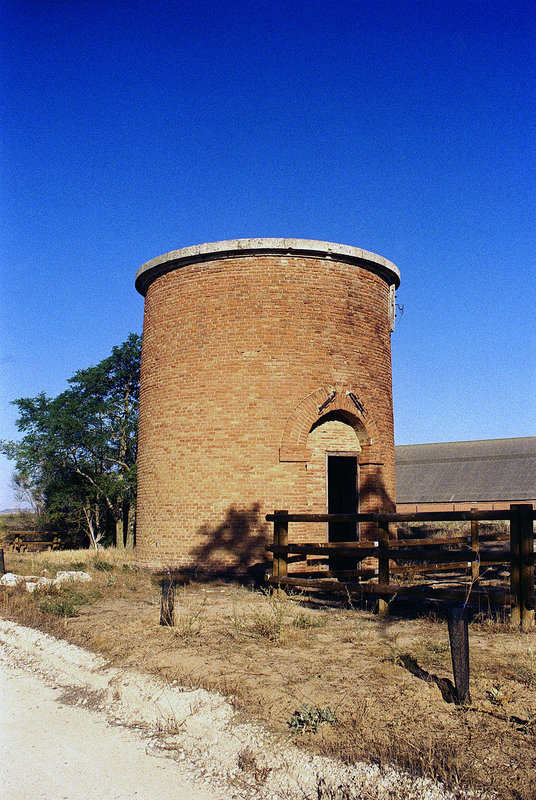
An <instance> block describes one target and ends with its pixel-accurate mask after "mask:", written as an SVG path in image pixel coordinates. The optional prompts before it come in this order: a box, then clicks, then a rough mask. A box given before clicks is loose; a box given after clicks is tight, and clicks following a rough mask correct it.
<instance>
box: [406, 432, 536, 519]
mask: <svg viewBox="0 0 536 800" xmlns="http://www.w3.org/2000/svg"><path fill="white" fill-rule="evenodd" d="M395 462H396V496H397V510H398V511H399V512H404V511H407V512H409V511H464V510H467V509H470V508H475V507H476V508H479V509H480V510H488V509H489V510H497V509H503V508H508V507H509V505H510V503H533V504H536V436H524V437H520V438H515V439H480V440H477V441H468V442H437V443H434V444H406V445H397V446H396V447H395Z"/></svg>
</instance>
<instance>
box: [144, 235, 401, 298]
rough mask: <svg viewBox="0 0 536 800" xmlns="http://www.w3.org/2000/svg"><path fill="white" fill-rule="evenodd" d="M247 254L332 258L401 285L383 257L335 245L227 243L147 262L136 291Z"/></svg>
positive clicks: (201, 246)
mask: <svg viewBox="0 0 536 800" xmlns="http://www.w3.org/2000/svg"><path fill="white" fill-rule="evenodd" d="M247 253H259V254H261V253H262V254H264V255H270V254H284V253H287V254H289V255H292V254H296V255H299V254H303V255H309V256H311V255H312V256H320V257H323V258H326V257H330V256H333V257H335V258H337V259H340V260H343V261H347V262H353V263H355V264H357V265H358V266H361V267H364V268H365V269H369V270H370V271H372V272H376V273H379V274H380V275H381V276H382V277H383V278H385V279H386V280H387V282H388V283H390V284H391V283H394V284H395V287H398V286H399V284H400V272H399V270H398V267H396V266H395V264H393V263H392V262H391V261H388V260H387V259H386V258H383V256H379V255H376V253H370V252H369V251H368V250H362V249H361V248H359V247H352V246H350V245H345V244H336V243H335V242H321V241H316V240H315V239H229V240H226V241H222V242H207V243H205V244H197V245H193V246H192V247H183V248H181V249H180V250H172V251H171V252H169V253H164V254H163V255H161V256H157V257H156V258H153V259H151V261H147V262H146V263H145V264H143V265H142V266H141V267H140V268H139V269H138V271H137V272H136V289H137V290H138V292H140V294H142V295H145V292H146V291H147V289H148V288H149V286H150V284H151V283H152V282H153V280H156V278H158V277H160V276H161V275H163V274H165V273H166V272H170V271H171V270H173V269H177V268H178V267H181V266H184V265H185V264H188V263H195V262H199V261H209V260H211V259H213V258H215V257H217V256H218V255H220V254H221V255H222V256H229V257H236V256H240V255H244V254H247Z"/></svg>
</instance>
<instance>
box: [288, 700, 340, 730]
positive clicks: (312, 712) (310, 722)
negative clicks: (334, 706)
mask: <svg viewBox="0 0 536 800" xmlns="http://www.w3.org/2000/svg"><path fill="white" fill-rule="evenodd" d="M336 723H337V717H336V716H335V714H334V713H333V711H332V710H331V708H330V707H329V706H326V707H325V708H320V706H306V705H303V706H302V707H301V708H300V710H299V711H295V712H294V714H293V715H292V717H291V718H290V722H288V723H287V725H288V726H289V728H290V730H291V731H292V733H316V731H317V730H318V726H319V725H324V724H328V725H335V724H336Z"/></svg>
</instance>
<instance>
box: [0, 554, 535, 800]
mask: <svg viewBox="0 0 536 800" xmlns="http://www.w3.org/2000/svg"><path fill="white" fill-rule="evenodd" d="M6 560H7V564H6V567H7V568H8V569H10V570H11V571H14V572H21V573H24V574H34V575H40V574H43V573H44V570H47V573H45V574H48V575H50V576H51V577H53V575H54V574H55V571H56V570H58V569H84V570H86V571H87V572H89V573H90V574H91V576H92V578H93V581H92V582H91V584H87V585H84V586H83V587H82V588H79V589H78V590H77V591H79V592H80V595H79V596H78V597H77V598H76V603H75V606H76V607H75V608H73V613H74V616H69V615H68V614H66V613H65V608H63V609H62V608H61V607H59V606H56V608H54V607H53V604H54V603H53V601H55V597H57V596H58V595H56V596H51V597H50V598H49V600H50V601H51V603H52V605H51V607H48V608H47V607H46V603H45V605H44V602H45V601H46V600H47V597H45V596H44V595H40V596H39V595H33V596H32V595H27V594H26V593H25V592H22V591H18V590H16V591H10V592H6V591H4V592H3V593H2V596H1V597H0V607H1V609H2V614H3V616H5V617H9V618H11V619H15V620H17V621H19V622H21V623H23V624H28V625H32V626H34V627H39V628H41V629H44V630H47V631H49V632H51V633H54V634H56V635H60V636H63V637H66V638H68V639H69V640H70V641H73V642H76V643H78V644H82V645H85V646H86V647H88V648H90V649H91V650H94V651H96V652H100V653H103V654H104V655H105V656H107V657H108V658H109V659H110V660H111V661H112V662H113V663H115V664H118V665H123V666H125V667H132V668H135V669H142V670H145V671H147V672H149V673H152V674H156V675H158V676H160V677H162V678H164V679H167V680H170V681H171V680H173V681H179V682H180V683H182V684H183V685H185V686H193V687H197V686H204V687H206V688H208V689H214V690H218V691H220V692H222V693H224V694H225V695H227V696H229V697H231V699H232V701H233V703H234V705H235V707H236V708H237V709H238V710H239V711H240V713H241V714H243V715H244V716H247V717H254V718H256V719H260V720H262V721H263V722H264V723H265V724H266V725H268V726H269V727H270V728H271V729H272V730H273V731H275V732H276V733H278V734H279V735H280V736H281V737H283V738H285V737H288V738H289V739H292V741H293V742H295V743H297V744H298V745H299V746H300V747H303V748H306V749H307V750H309V751H311V752H317V753H323V754H329V755H332V756H336V757H338V758H341V759H343V760H345V761H347V762H349V763H352V762H354V761H356V760H361V759H364V760H370V761H373V762H375V763H377V764H379V765H387V764H396V765H398V766H400V767H402V768H403V769H405V770H407V771H409V772H411V773H413V774H419V775H426V776H429V777H432V778H436V779H439V780H443V781H444V782H445V783H446V784H447V785H448V786H451V787H454V788H455V787H459V786H472V787H474V788H477V789H488V790H491V789H493V790H495V791H497V792H498V796H499V797H500V798H504V800H534V791H533V787H534V786H535V785H536V756H535V744H536V740H535V734H536V634H534V633H530V634H528V635H527V634H521V633H519V632H518V631H514V630H511V629H510V628H509V627H508V625H507V624H505V623H504V622H501V623H496V622H491V623H490V622H489V621H488V620H486V619H485V618H482V619H481V620H478V621H475V622H473V623H472V624H471V628H470V649H471V696H472V705H471V706H470V707H467V708H456V707H455V706H453V705H452V704H447V703H445V701H444V700H443V698H442V696H441V693H440V692H439V689H438V688H437V686H436V685H435V684H434V683H427V682H425V681H423V680H419V679H418V678H416V677H414V675H412V674H410V673H409V672H408V670H407V669H405V668H404V667H403V666H402V663H403V659H402V656H405V655H409V656H410V657H411V658H413V659H414V660H416V661H417V662H418V664H419V666H421V667H422V668H423V669H424V670H426V671H428V672H430V673H431V674H432V675H436V676H439V677H443V678H444V677H449V678H451V677H452V673H451V666H450V652H449V646H448V635H447V630H446V623H445V622H444V621H442V620H441V619H439V618H437V617H430V616H429V617H424V618H418V619H409V618H405V619H395V618H390V619H387V620H385V621H382V620H380V619H378V617H376V616H375V615H374V614H373V613H371V612H370V611H365V610H360V609H355V608H354V609H348V608H338V607H337V608H324V607H314V606H313V605H311V604H310V603H308V602H307V599H306V598H305V597H300V596H296V597H289V596H287V595H285V594H284V593H280V594H268V593H265V592H262V591H257V590H254V589H253V588H251V587H250V588H247V587H244V586H239V585H233V584H225V583H219V582H212V583H204V584H195V583H191V584H189V585H185V586H182V587H180V588H178V589H177V593H176V600H175V615H176V625H175V627H173V628H162V627H160V626H159V624H158V622H159V601H160V588H159V586H158V585H157V583H156V582H154V581H153V580H152V579H151V577H150V576H148V575H147V574H145V573H143V572H140V571H138V570H137V569H136V568H135V566H134V565H133V562H132V556H131V554H129V553H124V552H117V551H114V550H107V551H101V552H99V554H98V555H95V554H94V553H91V552H88V551H71V552H69V551H64V552H52V553H35V554H31V553H29V554H24V555H19V554H14V553H7V554H6ZM88 587H91V589H89V588H88ZM304 706H305V707H307V708H309V709H311V708H313V709H326V708H329V709H331V711H332V712H333V714H334V716H335V717H336V720H337V722H336V724H321V725H318V727H317V729H316V730H315V731H314V732H313V731H312V730H309V731H307V730H306V729H305V727H304V732H303V733H297V734H296V733H292V731H291V729H290V728H289V723H290V721H291V720H292V719H293V715H294V714H295V712H296V711H299V710H300V709H301V708H302V707H304ZM242 768H243V769H244V770H245V771H247V770H253V771H254V770H255V769H257V765H255V764H253V763H250V760H248V757H247V754H244V758H243V766H242ZM326 791H327V790H326ZM341 791H342V790H341ZM319 796H321V795H319ZM325 797H326V798H327V797H328V795H325ZM341 797H342V795H341ZM346 797H348V798H349V800H352V795H351V794H347V795H345V800H346Z"/></svg>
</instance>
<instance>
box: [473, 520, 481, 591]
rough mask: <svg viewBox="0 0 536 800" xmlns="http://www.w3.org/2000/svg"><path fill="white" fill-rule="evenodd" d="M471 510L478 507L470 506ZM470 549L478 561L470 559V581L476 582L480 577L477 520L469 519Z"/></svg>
mask: <svg viewBox="0 0 536 800" xmlns="http://www.w3.org/2000/svg"><path fill="white" fill-rule="evenodd" d="M471 511H478V508H472V509H471ZM471 550H475V551H476V553H477V555H478V561H471V583H472V584H473V585H474V584H477V583H478V581H479V578H480V543H479V541H478V520H477V519H472V520H471Z"/></svg>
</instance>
